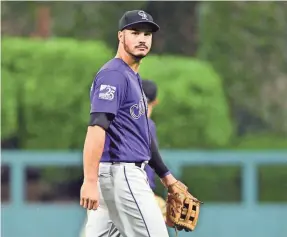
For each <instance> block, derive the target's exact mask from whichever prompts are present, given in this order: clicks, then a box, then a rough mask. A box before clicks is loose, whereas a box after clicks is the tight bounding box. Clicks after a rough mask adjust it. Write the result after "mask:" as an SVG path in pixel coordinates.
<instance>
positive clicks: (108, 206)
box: [85, 163, 168, 237]
mask: <svg viewBox="0 0 287 237" xmlns="http://www.w3.org/2000/svg"><path fill="white" fill-rule="evenodd" d="M98 188H99V192H100V206H99V208H98V209H97V210H95V211H94V210H92V211H88V218H87V224H86V229H85V236H86V237H168V231H167V228H166V225H165V222H164V219H163V217H162V214H161V211H160V208H159V206H158V204H157V203H156V200H155V198H154V193H153V192H152V190H151V188H150V186H149V184H148V180H147V175H146V172H145V171H144V166H142V167H141V168H140V167H137V166H135V164H134V163H119V164H111V163H100V167H99V182H98Z"/></svg>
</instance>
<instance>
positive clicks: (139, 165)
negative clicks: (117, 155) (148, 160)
mask: <svg viewBox="0 0 287 237" xmlns="http://www.w3.org/2000/svg"><path fill="white" fill-rule="evenodd" d="M104 163H105V162H104ZM108 163H109V162H108ZM110 163H112V165H114V164H120V163H131V164H135V166H137V167H139V168H141V167H142V165H143V164H144V163H145V162H119V161H113V162H110Z"/></svg>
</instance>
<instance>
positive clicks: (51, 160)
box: [1, 151, 287, 237]
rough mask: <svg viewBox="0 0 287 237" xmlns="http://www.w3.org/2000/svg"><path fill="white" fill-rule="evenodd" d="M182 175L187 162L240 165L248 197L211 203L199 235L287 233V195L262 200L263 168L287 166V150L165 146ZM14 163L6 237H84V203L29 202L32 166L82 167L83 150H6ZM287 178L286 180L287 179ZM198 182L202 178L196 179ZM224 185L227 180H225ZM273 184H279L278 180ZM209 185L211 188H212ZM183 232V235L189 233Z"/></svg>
mask: <svg viewBox="0 0 287 237" xmlns="http://www.w3.org/2000/svg"><path fill="white" fill-rule="evenodd" d="M162 155H163V157H164V158H165V160H166V163H167V164H168V166H169V167H171V169H172V171H173V172H174V173H175V174H176V176H177V177H180V176H181V173H182V169H183V168H184V167H186V166H198V165H202V166H213V167H216V166H226V165H237V166H240V172H241V174H242V175H241V179H242V180H241V182H240V184H241V186H242V187H241V190H242V193H241V195H242V198H241V201H239V202H234V203H224V202H217V203H216V202H208V201H207V202H206V201H205V200H203V201H205V204H204V205H203V207H202V211H201V218H200V221H199V224H198V228H197V230H196V231H195V232H194V233H192V235H193V236H194V237H230V236H232V237H242V236H248V237H249V236H250V237H251V236H252V237H286V236H287V225H286V224H285V222H286V221H285V216H286V213H287V200H285V202H284V201H283V202H277V203H276V202H273V203H270V202H269V203H260V202H259V201H258V190H259V184H258V183H259V182H258V180H259V179H258V167H259V166H260V165H265V166H272V165H275V164H276V165H280V166H283V165H287V151H280V152H275V151H273V152H266V151H265V152H235V151H221V152H201V151H199V152H196V151H193V152H188V151H162ZM3 165H5V166H6V165H7V166H9V167H10V171H11V172H10V189H9V190H10V199H9V201H8V202H6V203H3V202H2V234H1V236H3V237H63V236H65V237H78V236H79V232H80V228H81V226H82V223H83V220H84V217H85V211H84V210H83V209H81V208H80V207H79V205H78V202H73V203H71V202H62V203H31V202H27V201H25V198H26V197H25V193H26V187H27V186H26V185H27V184H26V175H25V170H26V168H27V167H31V166H35V167H41V166H42V167H43V166H51V165H53V166H59V167H63V168H65V169H68V167H71V166H77V167H81V154H80V153H79V152H23V151H20V152H8V151H4V152H2V166H3ZM281 182H282V183H284V182H285V183H286V180H282V181H281ZM194 183H195V184H194V185H196V183H197V180H194ZM223 185H224V184H223ZM273 185H278V184H276V183H274V184H273ZM206 188H208V187H206ZM189 235H190V233H189V234H188V233H181V234H180V236H181V237H184V236H189Z"/></svg>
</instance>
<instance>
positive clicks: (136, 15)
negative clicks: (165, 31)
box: [119, 10, 159, 32]
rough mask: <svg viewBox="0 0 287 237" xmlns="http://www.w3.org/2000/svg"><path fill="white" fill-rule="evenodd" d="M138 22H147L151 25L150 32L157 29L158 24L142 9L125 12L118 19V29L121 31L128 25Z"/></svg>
mask: <svg viewBox="0 0 287 237" xmlns="http://www.w3.org/2000/svg"><path fill="white" fill-rule="evenodd" d="M139 23H145V24H149V25H150V26H151V29H152V32H157V31H158V30H159V26H158V24H156V23H155V22H154V21H153V18H152V16H151V15H150V14H148V13H146V12H145V11H142V10H133V11H127V12H125V14H124V15H123V16H122V18H121V19H120V21H119V30H120V31H122V30H124V29H126V28H127V27H129V26H132V25H136V24H139Z"/></svg>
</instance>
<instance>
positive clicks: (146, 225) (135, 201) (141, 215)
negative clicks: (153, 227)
mask: <svg viewBox="0 0 287 237" xmlns="http://www.w3.org/2000/svg"><path fill="white" fill-rule="evenodd" d="M124 175H125V179H126V182H127V185H128V187H129V190H130V193H131V195H132V197H133V199H134V201H135V203H136V205H137V208H138V210H139V212H140V215H141V217H142V219H143V222H144V225H145V228H146V231H147V233H148V236H149V237H151V236H150V233H149V231H148V228H147V224H146V222H145V219H144V217H143V214H142V212H141V209H140V207H139V205H138V203H137V200H136V199H135V196H134V194H133V192H132V190H131V187H130V184H129V181H128V178H127V174H126V167H125V166H124Z"/></svg>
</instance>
